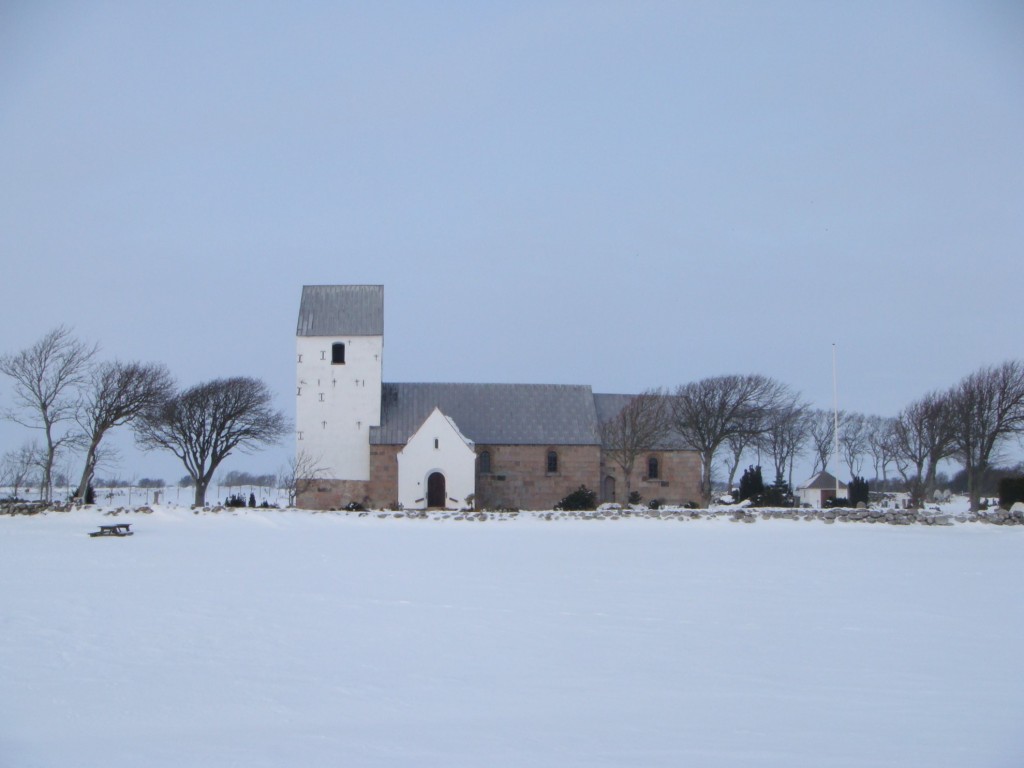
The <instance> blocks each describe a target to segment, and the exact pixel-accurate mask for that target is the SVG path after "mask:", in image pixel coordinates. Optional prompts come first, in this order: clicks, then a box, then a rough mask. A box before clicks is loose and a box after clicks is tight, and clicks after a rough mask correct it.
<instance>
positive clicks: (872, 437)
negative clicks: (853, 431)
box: [864, 416, 896, 483]
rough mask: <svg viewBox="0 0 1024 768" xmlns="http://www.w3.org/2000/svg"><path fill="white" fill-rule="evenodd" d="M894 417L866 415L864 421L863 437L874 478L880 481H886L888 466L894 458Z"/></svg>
mask: <svg viewBox="0 0 1024 768" xmlns="http://www.w3.org/2000/svg"><path fill="white" fill-rule="evenodd" d="M895 425H896V419H893V418H886V417H882V416H868V417H867V418H866V420H865V422H864V429H865V439H866V441H867V449H868V453H870V454H871V464H872V466H873V467H874V469H875V478H876V479H877V478H881V480H882V482H883V483H885V482H887V481H888V479H889V476H888V468H889V465H890V464H892V462H893V459H894V458H895V450H896V441H895V433H894V429H895Z"/></svg>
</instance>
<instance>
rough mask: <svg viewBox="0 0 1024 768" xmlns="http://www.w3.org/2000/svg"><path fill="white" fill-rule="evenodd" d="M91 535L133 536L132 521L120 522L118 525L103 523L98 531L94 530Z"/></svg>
mask: <svg viewBox="0 0 1024 768" xmlns="http://www.w3.org/2000/svg"><path fill="white" fill-rule="evenodd" d="M89 535H90V536H131V535H132V526H131V523H118V524H116V525H101V526H100V529H99V530H98V531H93V532H92V533H90V534H89Z"/></svg>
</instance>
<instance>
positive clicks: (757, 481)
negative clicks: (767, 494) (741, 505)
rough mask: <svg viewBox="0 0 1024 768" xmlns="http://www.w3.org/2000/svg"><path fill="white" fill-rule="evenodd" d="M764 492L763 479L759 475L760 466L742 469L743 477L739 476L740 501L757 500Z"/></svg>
mask: <svg viewBox="0 0 1024 768" xmlns="http://www.w3.org/2000/svg"><path fill="white" fill-rule="evenodd" d="M763 493H764V480H763V479H762V477H761V467H760V466H756V467H755V466H753V465H751V466H749V467H747V468H746V469H745V470H743V477H741V478H740V498H739V500H740V501H745V500H747V499H753V500H755V501H757V500H758V499H759V498H760V496H761V494H763Z"/></svg>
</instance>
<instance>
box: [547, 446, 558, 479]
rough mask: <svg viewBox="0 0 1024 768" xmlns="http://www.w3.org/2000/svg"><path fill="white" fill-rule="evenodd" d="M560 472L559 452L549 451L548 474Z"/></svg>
mask: <svg viewBox="0 0 1024 768" xmlns="http://www.w3.org/2000/svg"><path fill="white" fill-rule="evenodd" d="M556 472H558V454H557V453H556V452H555V451H548V474H549V475H553V474H555V473H556Z"/></svg>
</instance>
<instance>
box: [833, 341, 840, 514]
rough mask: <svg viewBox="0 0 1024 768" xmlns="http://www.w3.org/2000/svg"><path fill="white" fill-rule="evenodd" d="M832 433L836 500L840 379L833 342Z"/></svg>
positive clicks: (837, 486) (837, 495)
mask: <svg viewBox="0 0 1024 768" xmlns="http://www.w3.org/2000/svg"><path fill="white" fill-rule="evenodd" d="M832 412H833V418H834V420H835V421H834V424H833V429H832V431H833V432H834V433H835V436H836V498H837V499H838V498H839V379H838V378H837V376H836V345H835V342H832Z"/></svg>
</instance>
